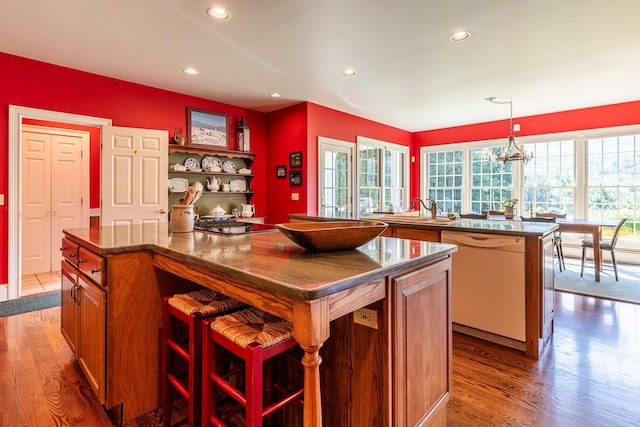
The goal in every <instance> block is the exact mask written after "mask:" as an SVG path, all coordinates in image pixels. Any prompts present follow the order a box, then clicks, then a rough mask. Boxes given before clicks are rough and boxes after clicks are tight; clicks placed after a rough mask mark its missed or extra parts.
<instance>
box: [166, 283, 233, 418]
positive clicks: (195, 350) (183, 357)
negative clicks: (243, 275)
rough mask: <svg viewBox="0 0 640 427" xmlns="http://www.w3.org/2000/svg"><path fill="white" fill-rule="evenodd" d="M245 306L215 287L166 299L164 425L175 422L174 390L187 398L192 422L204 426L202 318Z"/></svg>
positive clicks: (189, 416)
mask: <svg viewBox="0 0 640 427" xmlns="http://www.w3.org/2000/svg"><path fill="white" fill-rule="evenodd" d="M243 306H244V304H243V303H242V302H240V301H237V300H235V299H233V298H230V297H228V296H226V295H223V294H220V293H218V292H215V291H213V290H211V289H201V290H198V291H194V292H189V293H185V294H176V295H173V296H166V297H164V298H163V299H162V399H163V409H164V418H163V425H164V426H165V427H168V426H170V425H171V419H172V414H173V400H174V399H173V394H174V391H177V392H178V393H179V394H180V395H181V396H182V397H184V398H185V399H186V400H187V405H188V409H187V412H188V414H187V417H188V419H189V426H191V427H197V426H200V424H201V423H200V416H201V414H202V408H201V405H202V321H203V319H206V318H211V317H213V316H216V315H222V314H225V313H227V312H230V311H233V310H239V309H241V308H242V307H243Z"/></svg>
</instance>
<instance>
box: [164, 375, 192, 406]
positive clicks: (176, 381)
mask: <svg viewBox="0 0 640 427" xmlns="http://www.w3.org/2000/svg"><path fill="white" fill-rule="evenodd" d="M167 380H168V381H169V382H170V383H171V385H173V387H174V388H175V389H176V390H177V391H178V393H180V394H181V395H182V397H184V398H185V399H187V400H188V399H189V391H188V390H187V389H186V388H185V386H184V385H183V384H182V382H181V381H180V380H179V379H178V378H176V377H175V376H173V374H167Z"/></svg>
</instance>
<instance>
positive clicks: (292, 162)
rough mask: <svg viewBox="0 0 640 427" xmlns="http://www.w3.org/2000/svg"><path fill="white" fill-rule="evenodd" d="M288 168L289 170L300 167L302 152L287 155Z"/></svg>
mask: <svg viewBox="0 0 640 427" xmlns="http://www.w3.org/2000/svg"><path fill="white" fill-rule="evenodd" d="M289 167H290V168H301V167H302V152H300V151H296V152H295V153H289Z"/></svg>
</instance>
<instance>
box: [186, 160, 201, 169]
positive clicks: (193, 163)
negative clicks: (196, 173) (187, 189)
mask: <svg viewBox="0 0 640 427" xmlns="http://www.w3.org/2000/svg"><path fill="white" fill-rule="evenodd" d="M184 166H185V167H186V168H187V170H188V171H192V170H196V169H200V162H198V160H197V159H196V158H195V157H189V158H188V159H185V160H184Z"/></svg>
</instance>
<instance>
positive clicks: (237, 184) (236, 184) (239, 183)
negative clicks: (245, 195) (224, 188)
mask: <svg viewBox="0 0 640 427" xmlns="http://www.w3.org/2000/svg"><path fill="white" fill-rule="evenodd" d="M229 189H230V190H231V191H247V182H246V181H245V180H244V179H232V180H231V181H229Z"/></svg>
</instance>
